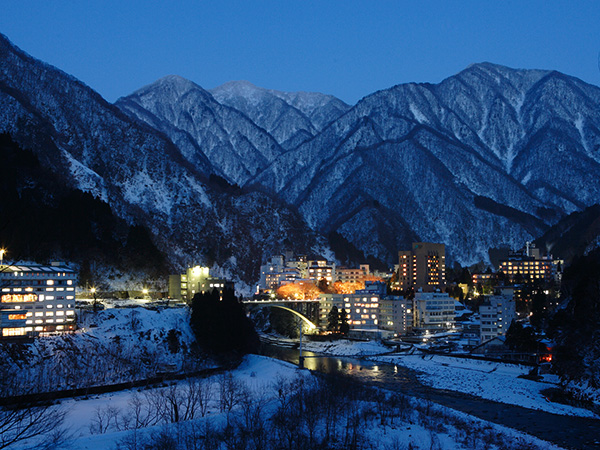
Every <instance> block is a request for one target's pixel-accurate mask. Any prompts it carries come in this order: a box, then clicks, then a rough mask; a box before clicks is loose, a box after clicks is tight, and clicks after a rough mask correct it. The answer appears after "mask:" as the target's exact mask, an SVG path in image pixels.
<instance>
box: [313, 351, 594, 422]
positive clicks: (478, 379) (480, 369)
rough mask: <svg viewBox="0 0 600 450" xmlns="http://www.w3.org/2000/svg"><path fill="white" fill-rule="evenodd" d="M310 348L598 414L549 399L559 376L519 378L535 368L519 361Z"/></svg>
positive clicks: (448, 385)
mask: <svg viewBox="0 0 600 450" xmlns="http://www.w3.org/2000/svg"><path fill="white" fill-rule="evenodd" d="M303 347H304V348H305V349H306V350H309V351H312V352H316V353H322V354H327V355H335V356H362V357H365V356H370V355H378V356H370V357H369V359H372V360H376V361H381V362H386V363H391V364H397V365H402V366H405V367H408V368H409V369H414V370H417V371H418V372H419V373H420V375H419V379H420V380H421V381H422V382H423V383H425V384H427V385H429V386H432V387H435V388H439V389H448V390H452V391H458V392H464V393H467V394H471V395H474V396H476V397H481V398H485V399H488V400H494V401H497V402H501V403H508V404H512V405H518V406H522V407H524V408H530V409H538V410H542V411H546V412H550V413H553V414H562V415H573V416H582V417H598V416H597V415H596V414H594V413H593V412H592V411H590V410H587V409H584V408H577V407H574V406H569V405H563V404H560V403H555V402H551V401H549V400H548V399H547V398H546V397H545V396H544V395H543V394H542V393H541V391H543V390H545V389H548V388H551V387H556V386H557V383H558V378H557V377H556V376H554V375H544V377H543V380H542V381H532V380H528V379H524V378H519V376H520V375H526V374H527V373H528V372H529V371H530V370H531V368H530V367H528V366H521V365H515V364H503V363H498V362H491V361H480V360H474V359H464V358H453V357H448V356H442V355H421V354H420V353H418V352H417V353H414V354H411V355H406V354H402V355H383V354H384V353H389V351H390V349H389V348H388V347H386V346H384V345H383V344H381V343H379V342H351V341H346V340H340V341H333V342H308V343H306V344H303Z"/></svg>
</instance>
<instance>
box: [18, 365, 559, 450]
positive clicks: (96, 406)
mask: <svg viewBox="0 0 600 450" xmlns="http://www.w3.org/2000/svg"><path fill="white" fill-rule="evenodd" d="M219 377H220V376H214V377H212V378H210V379H208V380H207V383H209V384H210V385H212V389H213V390H214V391H215V392H216V391H218V389H219V383H220V382H221V381H220V380H221V379H220V378H219ZM298 377H301V378H305V379H308V378H311V375H310V373H309V372H308V371H306V370H303V371H300V370H298V369H297V368H296V367H295V366H293V365H291V364H288V363H285V362H282V361H278V360H274V359H270V358H266V357H260V356H248V357H246V359H245V360H244V362H243V363H242V365H241V366H240V367H239V368H238V369H237V370H235V371H234V378H235V380H236V381H238V382H239V383H242V384H243V385H244V386H246V387H247V389H248V390H249V391H250V392H251V393H252V395H254V396H256V397H260V398H262V399H267V400H268V401H269V402H270V403H271V407H272V409H273V408H274V407H275V404H276V403H277V386H280V385H281V382H282V381H283V380H285V381H288V382H292V383H297V380H298ZM181 383H184V382H181ZM278 383H279V384H278ZM160 389H162V390H166V389H169V388H168V387H167V388H158V390H160ZM139 395H141V394H140V392H137V391H135V390H130V391H123V392H119V393H115V394H106V395H102V396H96V397H93V398H90V399H71V400H66V401H63V402H62V405H61V407H62V408H64V409H66V410H67V411H68V413H67V416H66V424H67V426H68V429H69V433H68V434H69V438H68V440H67V441H66V442H63V443H62V444H61V446H60V448H69V449H71V450H102V449H116V448H118V447H119V445H121V446H122V448H131V446H132V444H131V436H132V431H131V430H129V431H118V430H116V429H115V427H114V426H108V427H107V429H106V430H105V432H103V433H98V429H97V417H98V412H99V411H108V410H109V409H111V410H112V411H121V412H123V411H126V410H127V409H128V408H130V407H131V406H130V405H131V399H132V398H133V397H134V396H139ZM424 403H425V402H423V401H420V402H419V401H413V405H414V406H415V407H416V408H417V410H419V408H420V409H421V410H425V408H426V411H427V413H426V416H425V415H424V414H423V413H422V412H421V413H419V412H414V413H413V414H411V415H410V417H409V418H405V419H403V420H399V421H388V422H387V423H386V424H384V425H380V420H379V419H378V418H375V420H373V421H372V422H370V425H371V426H369V427H367V428H366V429H365V431H364V434H365V439H366V440H368V441H369V442H371V443H375V447H368V448H381V449H396V448H397V449H406V448H414V449H431V448H435V449H439V450H442V449H444V450H446V449H447V450H451V449H470V448H481V449H484V448H485V449H492V448H498V447H497V446H495V445H492V444H489V441H486V440H485V439H484V438H482V437H480V436H481V432H482V431H485V433H489V434H490V436H495V438H489V439H490V440H492V439H496V441H495V442H501V441H502V440H503V439H504V440H507V441H509V442H513V443H515V445H516V447H510V448H524V447H526V448H531V449H534V448H540V449H548V450H557V449H559V447H556V446H554V445H551V444H548V443H546V442H544V441H540V440H538V439H536V438H533V437H531V436H528V435H525V434H523V433H520V432H517V431H514V430H510V429H507V428H505V427H501V426H496V425H492V424H488V423H486V422H483V421H480V420H478V419H474V418H473V417H471V416H468V415H465V414H461V413H456V412H454V411H451V410H449V409H447V408H443V407H438V406H433V405H425V404H424ZM374 410H376V408H374ZM432 417H434V419H432ZM432 420H434V421H435V420H438V421H439V422H440V423H438V424H437V425H436V424H434V423H433V422H432ZM196 422H204V423H206V422H211V423H212V424H213V425H214V426H215V427H218V425H219V424H224V423H225V422H226V418H225V413H222V412H219V408H218V406H217V401H216V398H215V399H213V404H212V405H211V407H210V409H209V413H208V414H207V415H206V416H205V417H203V418H202V419H199V420H196ZM442 422H443V424H442ZM461 424H468V427H475V428H473V429H471V428H469V429H463V428H462V426H463V425H461ZM170 426H171V427H173V426H174V425H170ZM94 427H96V430H94ZM167 428H168V426H167V425H155V426H153V427H149V428H145V429H142V430H138V433H139V436H138V438H137V439H138V440H139V441H140V442H141V441H142V440H143V437H144V436H149V435H150V434H152V433H157V432H161V431H164V430H166V429H167ZM342 428H343V426H342ZM477 430H479V432H477ZM471 434H472V435H471ZM478 436H479V437H478ZM371 445H372V444H371ZM520 446H521V447H520ZM15 448H24V447H20V446H16V447H15ZM140 448H141V447H140ZM152 448H154V447H152ZM200 448H202V447H200ZM219 448H224V447H219ZM339 448H343V447H339ZM359 448H362V447H359ZM503 448H504V447H503Z"/></svg>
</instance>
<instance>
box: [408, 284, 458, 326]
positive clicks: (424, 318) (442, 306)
mask: <svg viewBox="0 0 600 450" xmlns="http://www.w3.org/2000/svg"><path fill="white" fill-rule="evenodd" d="M413 310H414V327H415V328H421V329H425V330H432V331H433V330H442V329H450V328H452V327H453V326H454V323H455V317H456V310H455V303H454V299H453V298H451V297H450V296H449V295H448V294H446V293H442V292H417V293H416V294H415V298H414V300H413Z"/></svg>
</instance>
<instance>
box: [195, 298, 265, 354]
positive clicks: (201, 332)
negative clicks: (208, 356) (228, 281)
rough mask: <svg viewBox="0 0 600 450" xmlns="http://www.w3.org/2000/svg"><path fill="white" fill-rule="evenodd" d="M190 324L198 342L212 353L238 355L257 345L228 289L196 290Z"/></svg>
mask: <svg viewBox="0 0 600 450" xmlns="http://www.w3.org/2000/svg"><path fill="white" fill-rule="evenodd" d="M191 325H192V329H193V330H194V333H195V335H196V339H197V341H198V343H199V344H200V346H201V347H202V348H204V349H205V350H206V351H208V352H209V353H213V354H215V355H232V356H240V355H244V354H246V353H251V352H254V351H256V350H257V349H258V344H259V341H258V335H257V334H256V331H255V330H254V325H253V324H252V322H251V321H250V319H248V317H246V314H245V313H244V309H243V305H242V304H241V303H239V302H238V300H237V298H236V297H235V294H234V292H233V290H232V289H225V290H224V291H223V295H222V296H221V294H220V293H219V291H218V290H217V289H213V290H212V291H210V292H206V293H198V294H196V295H195V296H194V298H193V299H192V314H191Z"/></svg>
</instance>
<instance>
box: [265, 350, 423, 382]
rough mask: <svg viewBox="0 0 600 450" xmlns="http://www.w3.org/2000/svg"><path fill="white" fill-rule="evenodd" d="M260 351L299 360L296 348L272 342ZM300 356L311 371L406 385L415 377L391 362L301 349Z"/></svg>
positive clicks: (296, 361) (268, 354) (280, 357)
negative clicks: (280, 345) (284, 346)
mask: <svg viewBox="0 0 600 450" xmlns="http://www.w3.org/2000/svg"><path fill="white" fill-rule="evenodd" d="M261 353H262V354H263V355H265V356H270V357H273V358H278V359H281V360H284V361H288V362H291V363H292V364H298V360H299V351H298V349H293V348H283V347H277V346H275V345H272V344H262V346H261ZM302 356H303V357H304V367H305V368H307V369H309V370H312V371H318V372H322V373H330V374H342V375H351V376H353V377H356V378H359V379H361V380H362V381H365V382H379V383H381V382H383V383H390V382H391V383H394V384H395V385H398V384H403V385H405V386H407V387H408V385H411V386H412V385H414V383H415V378H414V377H412V376H409V373H408V369H406V368H404V367H398V366H396V365H393V364H385V363H380V362H377V363H376V362H372V361H367V360H359V359H355V358H351V357H337V356H323V355H318V354H316V353H313V352H307V351H303V352H302Z"/></svg>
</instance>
